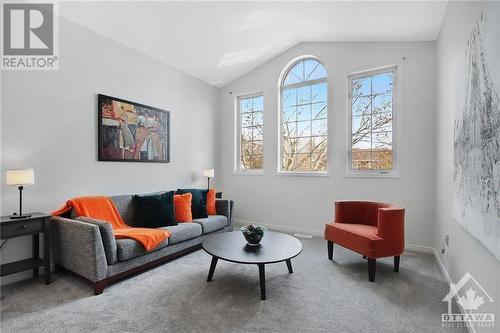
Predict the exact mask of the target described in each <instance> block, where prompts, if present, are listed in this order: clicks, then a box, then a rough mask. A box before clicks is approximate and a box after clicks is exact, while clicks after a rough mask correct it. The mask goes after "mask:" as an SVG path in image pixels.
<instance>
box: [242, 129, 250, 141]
mask: <svg viewBox="0 0 500 333" xmlns="http://www.w3.org/2000/svg"><path fill="white" fill-rule="evenodd" d="M252 133H253V131H252V127H242V128H241V139H242V140H243V141H250V140H252Z"/></svg>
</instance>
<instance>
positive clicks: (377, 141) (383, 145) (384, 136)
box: [372, 132, 392, 149]
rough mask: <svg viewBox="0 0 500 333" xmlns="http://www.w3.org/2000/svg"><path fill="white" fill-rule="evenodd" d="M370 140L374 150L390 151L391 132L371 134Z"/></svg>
mask: <svg viewBox="0 0 500 333" xmlns="http://www.w3.org/2000/svg"><path fill="white" fill-rule="evenodd" d="M372 140H373V148H375V149H392V132H377V133H373V134H372Z"/></svg>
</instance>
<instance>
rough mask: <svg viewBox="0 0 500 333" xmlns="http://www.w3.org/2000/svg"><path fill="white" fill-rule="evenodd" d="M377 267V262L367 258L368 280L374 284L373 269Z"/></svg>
mask: <svg viewBox="0 0 500 333" xmlns="http://www.w3.org/2000/svg"><path fill="white" fill-rule="evenodd" d="M376 266H377V260H376V259H371V258H368V280H369V281H370V282H375V267H376Z"/></svg>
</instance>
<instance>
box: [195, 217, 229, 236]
mask: <svg viewBox="0 0 500 333" xmlns="http://www.w3.org/2000/svg"><path fill="white" fill-rule="evenodd" d="M193 222H196V223H199V224H200V225H201V228H202V229H203V234H208V233H210V232H213V231H216V230H220V229H222V228H224V227H226V226H227V225H228V222H227V217H225V216H223V215H210V216H208V217H206V218H203V219H194V220H193Z"/></svg>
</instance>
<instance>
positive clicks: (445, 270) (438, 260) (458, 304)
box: [433, 248, 476, 333]
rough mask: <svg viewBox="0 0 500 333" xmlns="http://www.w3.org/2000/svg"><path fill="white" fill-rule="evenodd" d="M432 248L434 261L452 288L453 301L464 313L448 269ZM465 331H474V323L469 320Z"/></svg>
mask: <svg viewBox="0 0 500 333" xmlns="http://www.w3.org/2000/svg"><path fill="white" fill-rule="evenodd" d="M433 250H434V251H433V253H434V258H435V259H436V262H437V264H438V266H439V269H440V270H441V273H442V274H443V276H444V278H445V280H446V282H447V283H448V284H449V285H450V288H451V289H452V290H453V294H454V295H455V296H454V297H453V298H454V299H455V303H456V305H457V307H458V310H459V311H460V313H461V314H466V312H465V310H464V308H463V307H462V306H461V305H460V303H459V302H458V293H457V290H456V288H455V284H454V283H453V281H452V280H451V277H450V274H449V273H448V270H447V269H446V267H445V266H444V264H443V261H442V260H441V257H440V256H439V254H438V252H437V250H436V249H435V248H434V249H433ZM467 331H468V332H469V333H476V329H475V327H474V325H471V323H470V322H469V325H467Z"/></svg>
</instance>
